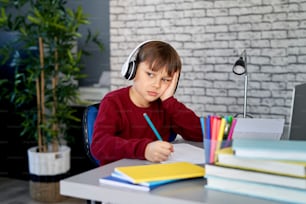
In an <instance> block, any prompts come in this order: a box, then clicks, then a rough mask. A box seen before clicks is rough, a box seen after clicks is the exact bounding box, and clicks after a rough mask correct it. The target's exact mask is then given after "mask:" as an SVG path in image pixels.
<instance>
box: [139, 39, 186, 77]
mask: <svg viewBox="0 0 306 204" xmlns="http://www.w3.org/2000/svg"><path fill="white" fill-rule="evenodd" d="M144 61H146V62H147V63H148V64H149V67H150V68H151V69H152V70H153V71H158V70H159V69H162V68H164V67H166V69H167V73H168V75H169V76H172V75H173V73H174V72H176V71H179V72H180V71H181V68H182V63H181V59H180V56H179V55H178V53H177V52H176V50H175V49H174V48H173V47H172V46H171V45H169V44H168V43H165V42H162V41H150V42H148V43H146V44H144V45H143V46H141V47H140V48H139V51H138V54H137V56H136V64H137V65H138V64H139V63H141V62H144Z"/></svg>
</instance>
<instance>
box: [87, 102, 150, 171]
mask: <svg viewBox="0 0 306 204" xmlns="http://www.w3.org/2000/svg"><path fill="white" fill-rule="evenodd" d="M119 106H120V104H118V102H117V101H116V100H112V99H110V98H108V97H105V98H104V99H103V100H102V101H101V104H100V107H99V112H98V115H97V119H96V122H95V125H94V133H93V142H92V144H91V150H92V154H93V155H94V156H95V158H96V159H98V160H99V161H100V165H103V164H106V163H109V162H112V161H116V160H119V159H122V158H130V159H145V158H144V152H145V148H146V146H147V144H148V143H150V142H151V141H152V140H151V139H149V138H133V137H131V136H130V134H126V133H124V130H123V128H124V126H127V125H128V124H129V123H128V121H126V120H127V119H126V118H124V117H123V113H122V112H123V110H122V109H121V108H120V107H119ZM120 110H121V111H120ZM123 134H126V135H123ZM129 137H130V138H129Z"/></svg>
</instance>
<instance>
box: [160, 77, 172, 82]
mask: <svg viewBox="0 0 306 204" xmlns="http://www.w3.org/2000/svg"><path fill="white" fill-rule="evenodd" d="M162 81H163V82H165V83H169V82H171V79H168V78H163V79H162Z"/></svg>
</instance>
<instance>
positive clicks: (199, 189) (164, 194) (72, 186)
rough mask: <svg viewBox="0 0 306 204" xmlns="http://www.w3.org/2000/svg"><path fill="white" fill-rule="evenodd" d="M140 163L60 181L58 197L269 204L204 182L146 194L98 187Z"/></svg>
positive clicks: (129, 162) (181, 203)
mask: <svg viewBox="0 0 306 204" xmlns="http://www.w3.org/2000/svg"><path fill="white" fill-rule="evenodd" d="M145 163H149V162H147V161H143V160H131V159H123V160H119V161H116V162H113V163H110V164H108V165H105V166H102V167H98V168H95V169H93V170H90V171H87V172H84V173H81V174H79V175H75V176H72V177H70V178H66V179H64V180H61V181H60V193H61V194H62V195H66V196H71V197H77V198H81V199H86V200H95V201H103V202H106V203H146V204H150V203H152V204H156V203H176V204H191V203H213V204H218V203H235V204H239V203H243V204H245V203H248V204H252V203H254V204H255V203H256V204H257V203H261V204H272V203H277V202H272V201H268V200H262V199H256V198H252V197H247V196H239V195H235V194H229V193H223V192H218V191H213V190H207V189H205V187H204V186H205V179H204V178H203V179H202V178H198V179H192V180H188V181H180V182H175V183H171V184H167V185H164V186H161V187H158V188H156V189H154V190H152V191H150V192H142V191H137V190H131V189H126V188H120V187H112V186H106V185H100V184H99V178H100V177H103V176H107V175H110V174H111V172H112V171H113V169H114V167H116V166H130V165H141V164H145Z"/></svg>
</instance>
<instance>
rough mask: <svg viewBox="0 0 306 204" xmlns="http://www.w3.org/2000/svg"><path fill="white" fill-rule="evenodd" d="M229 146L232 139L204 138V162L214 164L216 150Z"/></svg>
mask: <svg viewBox="0 0 306 204" xmlns="http://www.w3.org/2000/svg"><path fill="white" fill-rule="evenodd" d="M230 146H232V140H210V139H204V150H205V164H214V163H215V162H216V160H217V156H216V152H217V151H218V150H220V149H222V148H225V147H230Z"/></svg>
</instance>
